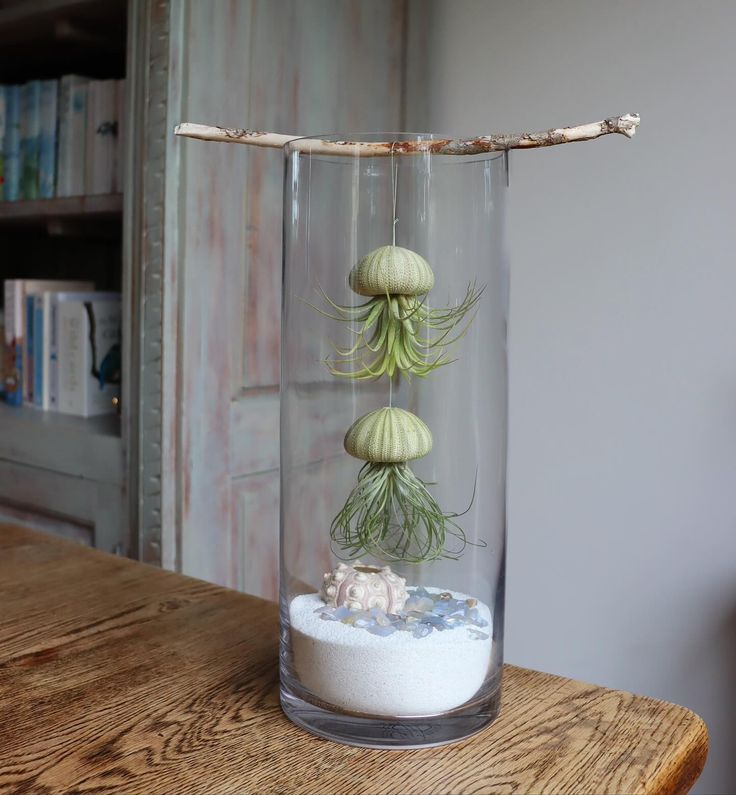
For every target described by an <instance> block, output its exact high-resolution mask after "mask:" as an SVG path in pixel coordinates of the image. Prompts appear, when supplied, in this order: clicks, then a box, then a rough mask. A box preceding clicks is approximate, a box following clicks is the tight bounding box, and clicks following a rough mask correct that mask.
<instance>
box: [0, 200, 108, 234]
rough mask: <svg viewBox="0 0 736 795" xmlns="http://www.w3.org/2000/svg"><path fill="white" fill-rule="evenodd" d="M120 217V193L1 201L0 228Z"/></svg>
mask: <svg viewBox="0 0 736 795" xmlns="http://www.w3.org/2000/svg"><path fill="white" fill-rule="evenodd" d="M122 214H123V194H122V193H109V194H101V195H99V196H67V197H64V198H57V199H36V200H33V201H15V202H14V201H0V227H2V226H19V225H38V224H42V225H44V224H45V225H48V224H49V223H53V222H55V221H84V220H94V221H99V220H101V219H119V218H122Z"/></svg>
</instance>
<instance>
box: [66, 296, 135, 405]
mask: <svg viewBox="0 0 736 795" xmlns="http://www.w3.org/2000/svg"><path fill="white" fill-rule="evenodd" d="M95 298H96V299H98V300H94V299H95ZM56 322H57V326H58V408H59V411H62V412H65V413H67V414H75V415H77V416H80V417H91V416H94V415H97V414H108V413H112V412H114V411H115V406H114V405H113V402H112V399H113V397H114V396H115V395H118V394H119V388H118V386H117V385H115V384H111V383H106V384H104V386H102V385H101V384H100V380H99V377H98V373H99V370H100V369H104V365H105V358H106V357H107V356H108V355H109V354H111V352H112V350H113V348H114V347H116V346H119V344H120V298H119V296H116V297H115V298H113V299H112V300H111V299H110V297H109V296H107V298H106V297H105V295H101V294H95V293H90V299H89V301H83V300H74V301H60V302H59V303H58V309H57V314H56Z"/></svg>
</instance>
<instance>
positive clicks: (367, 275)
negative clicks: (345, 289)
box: [350, 246, 434, 295]
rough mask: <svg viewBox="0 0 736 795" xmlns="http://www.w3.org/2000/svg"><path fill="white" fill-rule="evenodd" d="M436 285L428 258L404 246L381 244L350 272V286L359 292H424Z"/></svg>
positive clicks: (407, 293)
mask: <svg viewBox="0 0 736 795" xmlns="http://www.w3.org/2000/svg"><path fill="white" fill-rule="evenodd" d="M433 286H434V274H433V273H432V268H430V267H429V263H428V262H427V260H426V259H424V257H421V256H419V254H417V253H416V252H415V251H411V250H410V249H408V248H401V246H381V247H380V248H377V249H375V250H374V251H371V252H370V254H366V255H365V257H363V259H361V260H360V262H358V264H357V265H356V266H355V267H354V268H353V269H352V270H351V271H350V287H351V288H352V289H353V291H354V292H356V293H358V295H424V293H428V292H429V291H430V290H431V289H432V287H433Z"/></svg>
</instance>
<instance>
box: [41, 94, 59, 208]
mask: <svg viewBox="0 0 736 795" xmlns="http://www.w3.org/2000/svg"><path fill="white" fill-rule="evenodd" d="M58 98H59V81H58V80H42V81H41V98H40V105H41V110H40V125H39V152H38V196H39V198H41V199H53V197H54V195H55V190H56V147H57V143H58V142H57V130H58V123H57V122H58V104H59V103H58Z"/></svg>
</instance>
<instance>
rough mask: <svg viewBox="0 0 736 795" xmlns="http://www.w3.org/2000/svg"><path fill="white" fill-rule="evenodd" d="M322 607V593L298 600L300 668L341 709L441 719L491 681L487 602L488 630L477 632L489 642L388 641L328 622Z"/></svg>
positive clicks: (403, 635)
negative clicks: (441, 716)
mask: <svg viewBox="0 0 736 795" xmlns="http://www.w3.org/2000/svg"><path fill="white" fill-rule="evenodd" d="M432 590H433V591H434V590H435V589H434V588H433V589H432ZM453 596H454V597H455V598H456V599H466V598H467V597H466V596H465V595H464V594H460V593H453ZM322 606H324V602H323V601H322V599H321V598H320V596H319V594H316V593H315V594H306V595H303V596H297V597H296V598H295V599H293V600H292V602H291V605H290V608H289V613H290V618H291V643H292V649H293V653H294V667H295V668H296V672H297V674H298V676H299V679H300V680H301V682H302V684H303V685H305V686H306V687H307V688H308V689H309V690H311V691H312V693H314V695H315V696H317V697H318V698H320V699H322V700H323V701H327V702H329V703H330V704H334V705H335V706H336V707H341V708H342V709H347V710H350V711H353V712H365V713H368V714H371V715H391V716H404V717H408V716H410V715H417V716H421V715H433V714H436V713H438V712H445V711H447V710H449V709H453V708H455V707H458V706H460V705H461V704H464V703H465V702H466V701H468V700H469V699H470V698H472V697H473V696H474V695H475V693H476V692H477V691H478V689H479V688H480V687H481V685H482V684H483V680H484V679H485V678H486V674H487V672H488V665H489V663H490V660H491V635H492V625H491V611H490V610H489V609H488V606H487V605H485V604H483V603H482V602H478V605H477V607H478V612H479V613H480V616H481V617H482V618H483V619H485V620H486V621H487V622H488V626H487V627H482V628H478V627H475V629H480V631H481V632H484V633H486V634H487V635H488V638H486V639H483V638H478V637H474V636H473V633H472V632H469V631H468V630H467V629H466V628H465V627H458V628H456V629H446V630H444V631H442V632H438V631H437V630H433V631H432V632H431V633H430V634H429V635H427V636H426V637H424V638H415V637H414V636H413V635H412V633H411V632H398V631H397V632H394V634H393V635H389V636H387V637H381V636H379V635H372V634H371V633H370V632H368V631H366V630H365V629H360V628H357V627H352V626H349V625H348V624H342V623H341V622H339V621H326V620H324V619H323V618H321V617H320V616H319V614H318V613H315V612H314V611H315V610H316V609H317V608H318V607H322Z"/></svg>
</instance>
